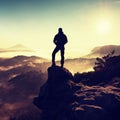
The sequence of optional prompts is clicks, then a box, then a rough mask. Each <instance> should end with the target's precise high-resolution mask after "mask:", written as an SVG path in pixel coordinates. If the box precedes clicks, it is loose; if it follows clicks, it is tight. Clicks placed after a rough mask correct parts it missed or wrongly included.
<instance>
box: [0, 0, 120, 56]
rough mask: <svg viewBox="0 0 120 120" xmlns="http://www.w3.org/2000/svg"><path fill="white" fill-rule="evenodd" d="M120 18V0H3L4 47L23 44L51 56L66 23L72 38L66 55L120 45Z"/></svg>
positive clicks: (0, 15)
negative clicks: (60, 28)
mask: <svg viewBox="0 0 120 120" xmlns="http://www.w3.org/2000/svg"><path fill="white" fill-rule="evenodd" d="M119 21H120V0H1V1H0V41H1V43H0V49H2V48H4V49H5V48H9V47H11V46H14V45H16V44H22V45H24V46H27V47H28V48H30V49H33V50H34V51H35V53H32V54H34V55H38V56H41V57H46V58H51V54H52V51H53V49H54V48H55V45H54V44H53V38H54V36H55V34H57V32H58V28H59V27H62V28H63V31H64V33H65V34H66V36H67V38H68V44H66V46H65V47H66V55H65V56H66V57H67V58H74V57H80V56H84V55H86V54H88V53H89V52H90V50H92V49H93V48H94V47H96V46H102V45H120V22H119ZM3 54H4V53H0V56H2V55H3ZM28 54H30V53H28ZM4 55H6V56H7V55H8V54H7V53H5V54H4ZM58 55H59V54H58Z"/></svg>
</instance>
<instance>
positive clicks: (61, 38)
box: [52, 28, 68, 67]
mask: <svg viewBox="0 0 120 120" xmlns="http://www.w3.org/2000/svg"><path fill="white" fill-rule="evenodd" d="M53 42H54V43H55V45H56V47H55V49H54V50H53V53H52V66H55V65H56V64H55V55H56V53H57V52H58V51H59V50H60V53H61V67H63V66H64V51H65V47H64V45H65V44H66V43H67V42H68V40H67V37H66V35H65V34H64V33H63V31H62V28H59V29H58V34H56V35H55V37H54V40H53Z"/></svg>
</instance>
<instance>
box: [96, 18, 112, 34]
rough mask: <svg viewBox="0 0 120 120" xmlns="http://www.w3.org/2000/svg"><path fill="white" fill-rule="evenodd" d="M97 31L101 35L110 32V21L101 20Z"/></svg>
mask: <svg viewBox="0 0 120 120" xmlns="http://www.w3.org/2000/svg"><path fill="white" fill-rule="evenodd" d="M97 31H98V33H100V34H106V33H109V32H110V21H108V20H101V21H99V22H98V24H97Z"/></svg>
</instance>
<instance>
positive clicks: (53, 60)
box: [52, 47, 59, 66]
mask: <svg viewBox="0 0 120 120" xmlns="http://www.w3.org/2000/svg"><path fill="white" fill-rule="evenodd" d="M58 51H59V48H58V47H56V48H55V49H54V50H53V53H52V65H53V66H55V54H56V53H57V52H58Z"/></svg>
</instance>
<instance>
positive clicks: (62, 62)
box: [61, 47, 65, 67]
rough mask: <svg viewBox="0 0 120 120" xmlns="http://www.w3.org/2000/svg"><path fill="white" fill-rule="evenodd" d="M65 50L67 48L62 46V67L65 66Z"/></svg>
mask: <svg viewBox="0 0 120 120" xmlns="http://www.w3.org/2000/svg"><path fill="white" fill-rule="evenodd" d="M64 50H65V48H64V47H62V48H61V67H63V66H64Z"/></svg>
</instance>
